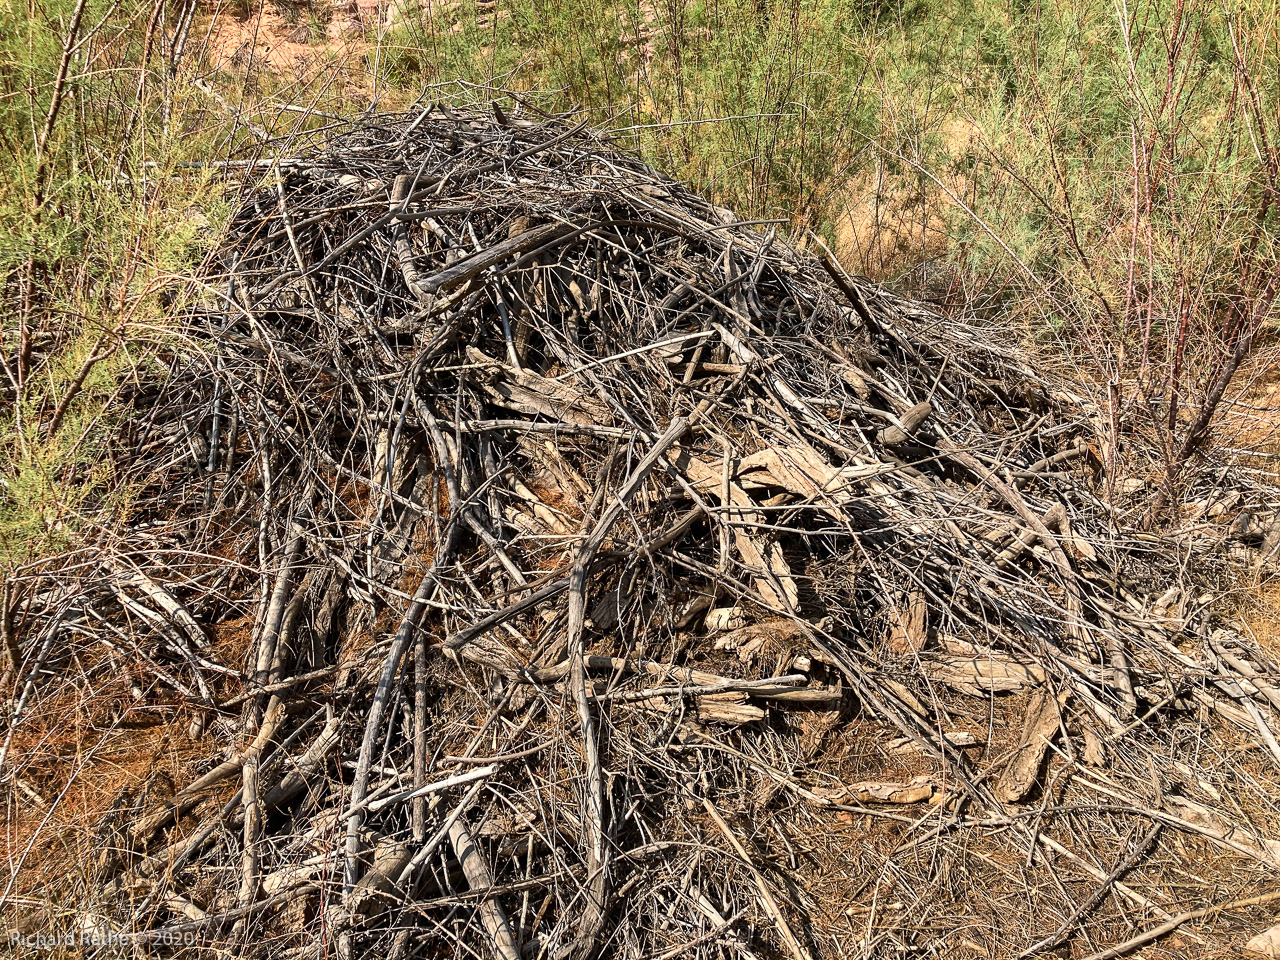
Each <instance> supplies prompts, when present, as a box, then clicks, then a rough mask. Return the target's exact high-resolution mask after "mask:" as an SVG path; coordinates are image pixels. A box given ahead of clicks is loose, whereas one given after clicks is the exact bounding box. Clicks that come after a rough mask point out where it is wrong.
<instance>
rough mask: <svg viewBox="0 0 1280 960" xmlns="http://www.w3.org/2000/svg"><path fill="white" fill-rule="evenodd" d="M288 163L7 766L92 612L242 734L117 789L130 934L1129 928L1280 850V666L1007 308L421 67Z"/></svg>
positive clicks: (214, 734) (132, 456) (176, 390)
mask: <svg viewBox="0 0 1280 960" xmlns="http://www.w3.org/2000/svg"><path fill="white" fill-rule="evenodd" d="M262 170H266V176H265V179H264V178H262V177H258V178H256V179H254V182H253V183H251V184H249V185H247V186H246V188H245V193H244V194H243V196H242V200H241V202H240V205H239V207H238V212H237V213H236V214H235V216H234V218H233V220H232V222H231V225H230V228H229V231H228V234H227V236H226V238H225V241H224V242H223V243H222V244H221V246H220V248H219V250H218V252H217V254H216V255H215V256H214V257H213V258H212V259H211V260H210V262H209V263H208V264H207V266H206V269H205V270H204V272H203V273H202V275H201V277H200V278H199V280H198V282H196V283H195V284H193V287H192V296H191V297H190V298H188V300H187V301H186V302H187V303H188V306H187V307H186V308H184V311H183V323H184V328H183V331H182V336H181V338H179V339H178V340H177V341H171V342H170V343H169V344H168V346H166V347H165V348H164V350H162V351H161V353H160V359H161V365H162V367H163V370H162V371H161V373H160V374H158V375H152V376H150V377H149V378H145V379H142V380H140V381H139V382H140V386H139V387H138V388H137V390H136V391H135V392H134V394H133V395H132V396H130V397H129V398H128V402H129V403H130V405H131V407H132V409H133V410H134V411H135V416H134V418H133V419H132V420H131V421H130V423H129V424H128V426H127V427H126V428H125V429H124V432H123V434H122V436H121V439H120V447H121V453H120V469H121V471H122V472H123V474H124V475H125V476H127V477H128V478H130V479H131V480H133V481H134V482H135V483H136V487H135V490H136V493H135V495H134V497H133V500H132V503H131V506H130V510H129V515H128V518H127V520H126V521H124V522H122V523H121V524H120V525H119V526H117V527H116V528H115V529H114V532H112V533H111V534H110V535H107V534H104V535H103V540H102V542H101V544H100V548H99V549H98V550H97V551H96V552H95V553H94V554H93V556H91V557H88V558H83V557H82V558H80V559H79V560H77V561H76V562H73V563H67V564H65V565H63V566H62V567H61V568H60V569H58V570H56V571H55V570H51V569H48V568H43V569H41V570H38V571H32V572H30V574H29V575H28V576H27V577H26V578H25V579H19V580H15V581H14V588H15V589H16V590H17V591H18V592H17V594H16V597H17V598H18V602H17V609H18V613H19V615H18V617H17V619H16V621H15V622H17V623H19V625H20V627H21V629H20V631H19V634H18V642H19V643H20V645H21V648H22V651H23V653H22V656H23V660H24V664H25V666H24V670H23V672H22V674H21V676H20V677H19V680H20V683H19V693H20V697H19V700H20V702H19V703H18V705H17V707H18V708H17V711H16V719H14V720H13V721H12V723H11V724H10V729H9V731H8V737H9V740H8V741H6V749H7V751H8V754H9V755H8V757H7V760H6V762H7V763H8V764H9V765H10V766H11V767H13V766H14V765H17V766H18V767H19V768H20V767H21V764H22V755H21V752H20V751H19V750H18V749H17V745H18V744H19V742H21V737H20V736H19V737H18V739H17V740H15V739H14V738H15V731H17V732H20V731H21V729H22V725H23V723H24V722H26V721H25V718H26V717H28V716H31V715H33V714H34V713H36V712H38V709H39V704H40V702H41V700H42V698H43V697H46V696H51V695H52V691H53V690H54V689H55V688H56V686H57V682H56V680H54V679H51V678H54V677H57V676H59V675H65V674H67V673H70V672H71V671H72V667H71V663H72V658H73V657H76V656H81V657H83V658H84V662H85V663H89V664H91V665H92V664H95V663H97V664H102V663H108V664H110V663H115V664H117V665H119V664H120V663H121V662H122V661H123V662H124V663H125V664H126V668H127V670H130V671H133V673H134V674H139V673H141V674H145V675H146V676H147V677H148V678H149V680H150V683H151V687H150V688H149V689H150V690H151V691H152V692H151V693H150V694H148V695H150V696H154V697H157V698H160V699H162V700H163V699H165V698H168V700H169V701H171V702H177V703H181V704H182V705H183V708H184V709H186V710H189V711H191V712H193V713H194V715H195V716H196V729H197V733H198V735H199V736H201V737H203V738H204V739H202V740H200V742H201V743H205V744H208V745H209V746H208V757H207V762H205V763H203V764H201V765H197V767H196V768H195V769H193V770H191V771H190V773H191V777H190V782H188V783H186V784H185V785H180V786H179V789H177V790H176V791H175V792H173V794H172V796H167V797H165V798H163V799H161V800H160V801H158V802H153V803H150V804H148V805H143V806H142V807H140V808H139V809H137V810H134V811H133V812H132V813H131V815H130V818H129V820H128V822H126V823H124V824H123V825H120V826H118V827H116V828H113V831H110V832H106V833H104V835H103V837H102V842H103V849H104V850H106V851H109V854H110V855H104V856H103V857H102V860H101V863H100V864H99V867H98V871H97V873H96V874H95V877H96V880H95V884H96V886H95V889H94V891H93V898H92V899H93V902H94V910H93V912H92V915H91V918H90V921H89V922H90V925H91V926H92V927H93V929H95V930H100V931H106V932H110V933H112V934H125V935H128V936H131V937H135V938H137V939H138V941H139V942H141V943H147V942H149V944H150V946H149V947H148V949H155V950H173V951H174V952H179V953H180V952H182V950H185V949H195V948H191V947H183V946H181V945H178V946H172V947H167V946H165V944H167V943H179V941H178V940H174V939H173V935H174V934H182V935H184V936H186V935H194V937H195V938H196V939H197V940H198V942H199V944H200V947H199V949H201V950H214V951H218V952H219V955H222V954H223V953H225V954H226V955H228V956H230V955H250V956H259V955H260V956H271V957H286V956H298V957H301V956H308V957H311V956H314V957H322V956H332V955H334V953H335V952H336V953H337V955H339V956H343V957H361V956H372V955H376V956H386V957H409V956H444V955H451V956H481V957H496V958H500V960H518V958H521V957H552V958H564V957H572V958H585V957H591V956H595V955H599V956H610V957H628V958H630V957H635V958H640V957H646V958H658V957H661V958H674V957H676V956H703V957H775V956H778V957H791V958H794V960H801V958H806V957H818V956H890V955H901V954H902V953H904V952H906V953H909V954H911V955H919V954H923V953H926V952H928V951H930V950H932V951H935V952H937V953H938V954H939V955H946V956H953V955H960V954H962V953H963V952H964V951H966V950H968V951H970V952H972V953H974V954H975V955H991V956H997V955H1017V954H1024V955H1032V954H1035V953H1043V952H1049V951H1053V950H1055V949H1057V948H1058V947H1059V946H1060V945H1062V944H1064V943H1067V942H1069V941H1071V942H1077V943H1082V944H1085V945H1086V946H1084V947H1083V948H1082V949H1083V950H1084V952H1090V951H1091V950H1093V949H1098V950H1103V948H1105V947H1107V945H1109V944H1112V945H1114V944H1117V943H1119V944H1120V945H1121V946H1123V945H1124V944H1123V943H1122V942H1123V941H1125V940H1126V939H1127V938H1129V937H1131V936H1132V935H1133V933H1134V931H1135V929H1144V928H1152V929H1155V928H1156V927H1158V926H1160V925H1161V924H1162V923H1167V922H1169V920H1170V914H1171V913H1176V912H1177V911H1178V910H1180V909H1182V906H1183V904H1185V903H1186V902H1187V895H1186V893H1185V892H1182V893H1179V894H1177V895H1176V896H1175V895H1174V894H1171V893H1170V892H1169V889H1171V888H1173V887H1176V886H1178V885H1181V884H1184V883H1186V882H1187V881H1186V880H1185V879H1184V878H1182V877H1181V876H1180V875H1179V874H1178V871H1180V870H1182V871H1185V870H1187V869H1189V868H1190V866H1191V865H1190V864H1189V861H1188V851H1189V850H1191V851H1194V854H1195V856H1196V857H1200V858H1202V863H1201V864H1200V865H1199V866H1198V867H1196V868H1195V869H1200V870H1205V871H1207V870H1210V869H1215V868H1213V867H1212V866H1211V864H1215V863H1226V864H1228V865H1229V871H1230V872H1229V876H1230V877H1231V881H1230V884H1231V887H1232V892H1233V893H1239V892H1241V891H1242V890H1243V889H1244V888H1246V887H1248V886H1249V885H1250V884H1254V885H1261V884H1264V883H1265V882H1266V879H1267V877H1268V876H1269V874H1270V871H1272V870H1274V869H1276V868H1277V867H1280V843H1277V842H1276V841H1274V840H1270V839H1267V836H1268V835H1269V834H1270V835H1276V830H1275V829H1274V827H1275V826H1276V820H1277V817H1276V807H1275V800H1276V798H1275V796H1274V790H1272V792H1271V794H1269V795H1267V794H1266V793H1265V791H1266V790H1267V789H1270V788H1265V787H1263V786H1262V785H1261V784H1259V783H1258V782H1257V780H1256V779H1255V776H1254V774H1252V773H1251V772H1250V771H1251V768H1250V767H1249V762H1258V761H1259V758H1260V759H1261V762H1262V763H1264V764H1265V763H1267V762H1270V760H1271V757H1270V754H1272V753H1274V754H1275V759H1276V760H1277V761H1280V748H1277V747H1276V745H1275V740H1274V737H1273V736H1272V735H1271V729H1272V725H1273V723H1274V713H1273V711H1274V710H1275V709H1276V707H1277V706H1280V693H1277V690H1276V688H1275V687H1274V686H1272V685H1271V680H1269V679H1268V677H1272V678H1273V677H1274V676H1275V675H1276V672H1277V670H1276V667H1275V666H1274V665H1273V664H1270V663H1269V662H1268V661H1267V659H1266V657H1265V656H1264V654H1263V653H1262V652H1260V651H1259V650H1257V649H1253V648H1250V647H1249V646H1248V645H1246V644H1244V643H1243V642H1242V641H1240V640H1239V638H1236V637H1233V636H1230V635H1228V634H1226V633H1223V632H1221V631H1214V630H1213V629H1212V627H1211V624H1210V621H1209V618H1208V616H1207V615H1206V614H1205V613H1204V609H1203V602H1202V601H1201V599H1200V598H1201V594H1202V593H1204V592H1205V590H1206V589H1207V584H1208V581H1207V579H1206V577H1205V575H1204V574H1203V573H1196V572H1195V570H1196V569H1200V568H1192V567H1189V566H1188V564H1187V563H1186V557H1185V556H1183V555H1182V554H1181V553H1180V551H1179V550H1177V549H1175V547H1173V546H1172V545H1170V544H1169V543H1167V542H1165V541H1163V540H1161V539H1159V538H1157V537H1155V536H1152V535H1149V534H1142V533H1138V532H1135V531H1133V530H1131V529H1129V528H1127V527H1126V526H1125V525H1124V523H1123V517H1122V514H1121V513H1119V512H1118V511H1117V510H1116V508H1115V507H1113V506H1112V505H1111V504H1109V503H1107V502H1104V500H1103V499H1102V498H1101V497H1100V496H1099V494H1098V493H1097V490H1098V484H1097V471H1098V470H1099V469H1100V467H1101V464H1100V462H1099V458H1098V455H1097V449H1098V448H1097V443H1096V440H1095V436H1094V432H1093V426H1092V424H1093V416H1094V411H1093V409H1092V407H1091V406H1090V405H1089V403H1088V402H1086V400H1085V399H1083V398H1082V397H1080V396H1076V395H1074V394H1073V393H1072V392H1071V391H1070V390H1069V389H1067V388H1066V387H1064V385H1062V384H1060V383H1056V382H1055V381H1054V380H1053V379H1052V378H1050V377H1049V376H1048V375H1046V374H1044V373H1042V372H1039V371H1037V370H1036V369H1033V368H1032V367H1031V366H1030V365H1028V364H1027V363H1026V362H1025V361H1024V360H1023V359H1022V358H1021V356H1020V355H1019V353H1018V352H1017V351H1016V350H1014V349H1011V348H1007V347H1004V346H1001V345H1000V344H998V343H997V342H995V341H997V340H998V339H1000V334H999V333H998V332H995V331H992V330H989V329H981V328H977V327H972V326H968V325H965V324H962V323H958V322H954V321H949V320H946V319H943V318H941V317H939V316H936V315H934V314H933V313H931V312H929V311H928V310H926V309H924V308H923V307H921V306H919V305H915V304H912V303H909V302H906V301H904V300H901V299H899V298H897V297H895V296H892V295H890V294H889V293H887V292H885V291H883V290H880V289H877V288H875V287H874V286H872V285H871V284H869V283H868V282H866V281H864V280H861V279H855V278H851V277H848V276H846V275H845V274H844V273H843V272H841V271H840V269H839V268H838V267H837V266H836V265H835V264H833V263H831V262H830V261H829V260H825V261H824V260H820V259H815V258H813V257H811V256H808V255H805V254H802V253H799V252H797V251H796V250H794V249H792V248H791V247H789V246H788V245H786V244H785V243H783V242H782V241H781V240H780V239H778V237H777V236H776V234H775V229H774V226H773V225H771V224H749V223H740V222H736V221H735V220H734V219H733V217H732V216H731V215H729V214H728V213H727V212H726V211H724V210H721V209H719V208H717V207H715V206H713V205H711V204H709V203H708V202H706V201H705V200H703V199H701V198H699V197H698V196H696V195H694V194H693V193H691V192H690V191H688V190H686V189H684V188H683V187H681V186H679V185H678V184H676V183H673V182H672V181H670V180H668V179H666V178H664V177H662V176H660V175H658V174H656V173H655V172H654V171H652V170H651V169H649V168H648V167H646V166H644V165H643V164H641V163H640V162H638V161H636V160H634V159H632V158H630V157H627V156H624V155H621V154H619V153H617V152H614V151H612V150H611V149H610V148H609V147H608V145H607V144H606V143H605V142H603V141H602V140H601V139H600V138H598V137H597V136H596V135H594V134H593V133H591V132H590V131H588V130H586V129H584V128H583V127H582V126H575V127H569V126H565V125H563V124H560V123H556V122H547V123H536V124H535V123H526V122H523V121H515V122H512V121H505V122H495V121H494V120H491V119H488V118H485V117H481V116H479V115H472V114H467V115H462V114H459V113H456V112H449V111H445V110H442V109H434V110H426V111H423V112H420V113H413V114H406V115H401V116H389V117H382V118H378V119H376V120H373V121H367V122H365V123H363V124H362V125H360V126H359V127H357V128H354V129H348V130H345V131H343V132H340V133H337V134H334V135H332V136H330V137H328V138H327V139H326V140H325V141H324V142H323V143H322V144H321V145H320V146H318V147H317V148H315V149H314V150H312V151H309V152H305V153H303V154H300V155H297V156H292V157H275V158H273V159H272V160H271V161H270V163H269V164H264V165H260V166H256V167H251V168H250V171H251V173H252V172H254V171H259V172H260V171H262ZM1188 571H1191V572H1188ZM237 637H238V638H239V639H238V640H237V639H236V638H237ZM103 645H105V646H103ZM92 650H97V651H98V654H97V655H96V659H95V656H90V655H89V651H92ZM103 650H105V651H107V652H106V653H103V652H102V651H103ZM103 657H106V660H104V659H102V658H103ZM87 669H90V672H91V673H92V670H93V669H98V668H95V667H92V666H90V667H89V668H87ZM102 669H109V667H103V668H102ZM201 731H203V732H201ZM1242 738H1243V742H1244V743H1245V744H1246V747H1247V749H1245V751H1244V752H1243V753H1241V752H1240V751H1238V750H1234V751H1233V750H1229V749H1228V746H1229V745H1232V744H1234V745H1237V746H1238V745H1239V744H1240V743H1241V742H1242ZM1250 758H1252V759H1250ZM19 772H20V770H19ZM1242 790H1256V791H1260V793H1259V796H1269V800H1267V801H1266V802H1264V803H1263V804H1262V805H1261V808H1260V810H1261V812H1255V813H1254V814H1251V815H1250V816H1251V819H1252V822H1251V823H1246V822H1244V821H1245V817H1244V816H1243V815H1242V812H1241V810H1242V808H1241V806H1239V805H1237V803H1236V802H1235V801H1236V799H1237V798H1238V797H1239V795H1240V791H1242ZM1253 809H1255V811H1256V810H1257V809H1258V808H1257V805H1255V807H1254V808H1253ZM1246 892H1247V891H1246ZM1203 895H1204V896H1206V897H1212V896H1213V888H1212V885H1206V886H1204V887H1203ZM1257 899H1258V898H1256V897H1255V898H1254V901H1257ZM1263 899H1265V898H1263ZM1175 904H1177V906H1175ZM1193 906H1194V904H1193ZM1246 906H1247V904H1246ZM1240 909H1245V908H1243V907H1242V908H1240ZM1174 919H1177V917H1174ZM1181 922H1182V921H1179V923H1181ZM1174 926H1177V924H1175V925H1174ZM1170 929H1173V928H1172V927H1170ZM166 937H169V939H168V940H166V939H165V938H166ZM192 955H194V954H192ZM210 955H213V954H210Z"/></svg>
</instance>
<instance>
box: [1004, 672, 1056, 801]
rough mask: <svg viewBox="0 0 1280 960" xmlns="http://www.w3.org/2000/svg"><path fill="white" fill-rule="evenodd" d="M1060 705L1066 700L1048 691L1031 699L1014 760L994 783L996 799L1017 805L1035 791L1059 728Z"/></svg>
mask: <svg viewBox="0 0 1280 960" xmlns="http://www.w3.org/2000/svg"><path fill="white" fill-rule="evenodd" d="M1063 703H1065V696H1062V697H1060V696H1055V695H1054V694H1053V692H1052V691H1051V690H1049V689H1048V688H1047V687H1040V688H1039V689H1037V690H1036V692H1035V693H1033V694H1032V695H1031V701H1030V703H1028V705H1027V714H1026V719H1025V720H1024V721H1023V725H1022V736H1021V738H1020V739H1019V741H1018V745H1017V746H1016V747H1015V748H1014V755H1013V759H1012V760H1011V761H1010V762H1009V765H1008V766H1007V767H1006V768H1005V770H1004V772H1003V773H1002V774H1001V775H1000V779H999V780H998V781H997V782H996V788H995V789H996V795H997V796H998V797H999V798H1000V799H1001V800H1005V801H1007V802H1010V803H1016V802H1018V801H1020V800H1021V799H1022V798H1023V797H1025V796H1026V795H1027V794H1028V793H1030V792H1031V790H1032V788H1033V787H1035V785H1036V780H1037V779H1038V778H1039V776H1040V768H1041V767H1042V766H1043V765H1044V758H1045V754H1046V753H1048V752H1049V744H1050V742H1051V741H1052V740H1053V738H1054V737H1055V736H1056V735H1057V733H1058V728H1059V726H1060V725H1061V722H1062V721H1061V718H1060V716H1059V707H1060V706H1061V705H1062V704H1063Z"/></svg>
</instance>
